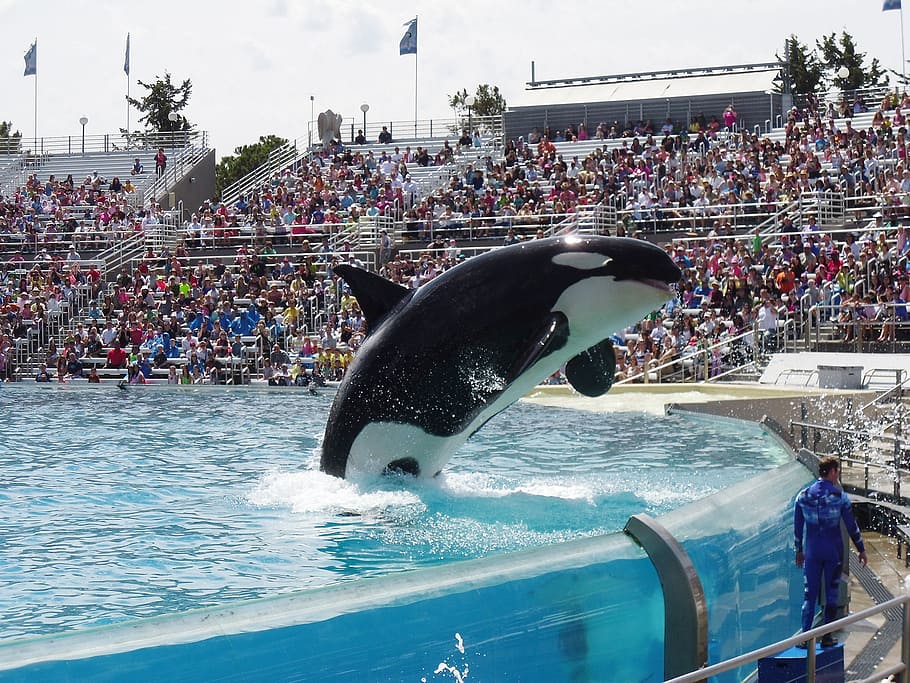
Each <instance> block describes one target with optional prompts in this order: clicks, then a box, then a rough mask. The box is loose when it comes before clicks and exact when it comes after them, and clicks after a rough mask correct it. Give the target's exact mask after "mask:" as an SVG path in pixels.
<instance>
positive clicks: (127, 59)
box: [123, 33, 130, 76]
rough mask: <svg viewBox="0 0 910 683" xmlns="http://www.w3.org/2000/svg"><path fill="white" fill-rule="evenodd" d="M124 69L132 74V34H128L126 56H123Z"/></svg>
mask: <svg viewBox="0 0 910 683" xmlns="http://www.w3.org/2000/svg"><path fill="white" fill-rule="evenodd" d="M123 71H124V72H125V73H126V75H127V76H129V75H130V34H129V33H127V34H126V57H124V58H123Z"/></svg>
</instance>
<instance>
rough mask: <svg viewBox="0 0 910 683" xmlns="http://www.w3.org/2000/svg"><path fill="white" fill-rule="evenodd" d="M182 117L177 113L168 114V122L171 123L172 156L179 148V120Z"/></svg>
mask: <svg viewBox="0 0 910 683" xmlns="http://www.w3.org/2000/svg"><path fill="white" fill-rule="evenodd" d="M179 118H180V115H179V114H178V113H177V112H175V111H172V112H168V115H167V120H168V121H170V122H171V156H174V149H175V148H176V147H177V119H179Z"/></svg>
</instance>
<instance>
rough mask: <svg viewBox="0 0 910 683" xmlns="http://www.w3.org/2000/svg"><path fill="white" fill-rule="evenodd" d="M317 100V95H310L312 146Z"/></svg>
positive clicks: (311, 144)
mask: <svg viewBox="0 0 910 683" xmlns="http://www.w3.org/2000/svg"><path fill="white" fill-rule="evenodd" d="M315 101H316V96H315V95H310V147H312V146H313V122H314V121H315V118H314V115H313V114H314V111H313V107H314V106H315V104H314V103H315Z"/></svg>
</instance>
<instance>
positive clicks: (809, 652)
mask: <svg viewBox="0 0 910 683" xmlns="http://www.w3.org/2000/svg"><path fill="white" fill-rule="evenodd" d="M908 603H910V595H900V596H898V597H896V598H892V599H891V600H886V601H885V602H882V603H879V604H878V605H875V606H873V607H869V608H867V609H864V610H862V611H860V612H856V613H854V614H850V615H848V616H846V617H844V618H842V619H838V620H837V621H832V622H831V623H829V624H825V625H824V626H819V627H818V628H814V629H812V630H810V631H805V632H804V633H800V634H798V635H795V636H793V637H791V638H787V639H785V640H781V641H778V642H776V643H773V644H772V645H768V646H766V647H762V648H758V649H757V650H752V651H750V652H746V653H744V654H741V655H739V656H737V657H732V658H730V659H727V660H725V661H723V662H719V663H717V664H712V665H710V666H706V667H704V668H702V669H698V670H697V671H693V672H691V673H688V674H685V675H684V676H677V677H676V678H672V679H670V680H668V681H666V682H665V683H702V682H704V681H707V680H709V679H710V677H711V676H716V675H718V674H722V673H725V672H727V671H733V670H735V669H739V668H740V667H743V666H746V665H748V664H753V663H755V662H758V660H760V659H763V658H765V657H772V656H774V655H776V654H779V653H781V652H783V651H784V650H786V649H788V648H791V647H796V646H797V645H801V644H803V643H806V642H808V647H807V648H806V678H805V680H806V683H815V681H816V678H817V676H818V674H817V671H816V669H817V664H816V647H815V644H816V641H818V639H819V638H821V637H822V636H824V635H827V634H829V633H834V632H835V631H838V630H840V629H842V628H844V627H845V626H849V625H851V624H856V623H858V622H861V621H864V620H866V619H869V618H871V617H876V616H878V615H880V614H884V613H885V612H887V611H888V610H891V609H895V608H901V609H902V610H903V622H902V629H901V653H900V662H898V663H897V664H893V665H891V666H882V667H881V668H880V669H878V670H876V672H875V675H873V676H870V677H869V678H866V679H864V680H863V681H861V682H859V683H880V681H882V680H885V679H887V677H888V676H892V675H901V674H903V677H902V679H901V680H906V674H907V672H908V670H910V668H908V667H910V609H908Z"/></svg>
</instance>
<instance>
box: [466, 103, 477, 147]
mask: <svg viewBox="0 0 910 683" xmlns="http://www.w3.org/2000/svg"><path fill="white" fill-rule="evenodd" d="M476 101H477V98H476V97H474V96H473V95H468V96H467V97H465V98H464V103H465V106H466V107H467V108H468V135H470V136H471V137H472V138H473V137H474V129H473V128H472V127H471V108H472V107H473V106H474V103H475V102H476Z"/></svg>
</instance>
